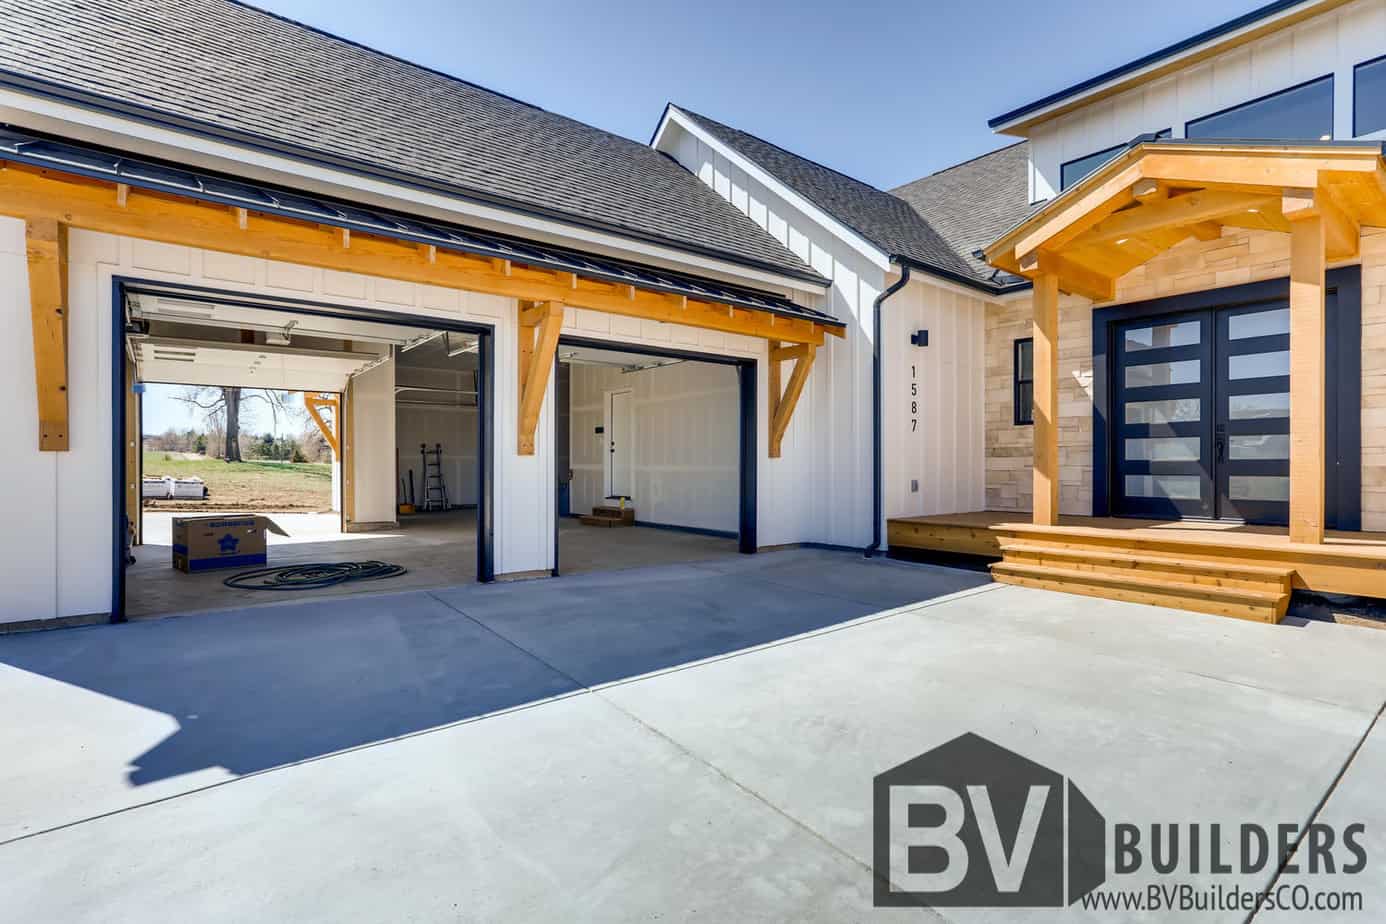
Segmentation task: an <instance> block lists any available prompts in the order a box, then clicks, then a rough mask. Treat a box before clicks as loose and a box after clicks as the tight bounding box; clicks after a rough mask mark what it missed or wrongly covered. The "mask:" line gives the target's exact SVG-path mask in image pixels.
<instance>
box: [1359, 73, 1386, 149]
mask: <svg viewBox="0 0 1386 924" xmlns="http://www.w3.org/2000/svg"><path fill="white" fill-rule="evenodd" d="M1364 74H1367V75H1369V76H1368V79H1369V80H1371V81H1373V82H1375V85H1374V86H1373V87H1371V88H1370V89H1371V90H1372V91H1373V92H1371V93H1364V92H1362V91H1363V85H1362V84H1363V82H1362V75H1364ZM1364 101H1369V102H1370V103H1372V104H1373V107H1372V109H1371V110H1370V111H1366V109H1365V107H1364V106H1363V105H1362V104H1363V102H1364ZM1364 116H1366V117H1367V118H1369V119H1371V120H1372V121H1371V122H1370V123H1366V124H1364V119H1363V117H1364ZM1382 129H1386V55H1382V56H1381V57H1379V58H1373V59H1372V60H1370V61H1363V62H1362V63H1361V64H1359V65H1357V66H1356V67H1354V68H1353V69H1352V137H1354V138H1360V137H1362V136H1363V135H1369V134H1371V133H1372V132H1379V131H1381V130H1382Z"/></svg>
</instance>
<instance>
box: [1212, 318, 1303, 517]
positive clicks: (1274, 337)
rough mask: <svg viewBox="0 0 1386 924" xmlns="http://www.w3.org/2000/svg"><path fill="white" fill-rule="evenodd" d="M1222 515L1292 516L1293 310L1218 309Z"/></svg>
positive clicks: (1218, 448) (1216, 438)
mask: <svg viewBox="0 0 1386 924" xmlns="http://www.w3.org/2000/svg"><path fill="white" fill-rule="evenodd" d="M1217 327H1218V342H1217V351H1216V355H1217V405H1218V408H1217V427H1216V431H1215V435H1214V447H1215V452H1216V457H1217V458H1216V460H1215V466H1216V471H1217V483H1218V489H1217V490H1218V502H1217V516H1219V517H1225V518H1231V519H1241V520H1247V521H1248V522H1253V523H1287V522H1289V513H1290V511H1289V501H1290V310H1289V307H1288V306H1287V305H1285V304H1284V303H1281V304H1278V305H1265V304H1262V305H1252V306H1248V307H1242V308H1225V309H1223V310H1221V311H1219V312H1218V313H1217Z"/></svg>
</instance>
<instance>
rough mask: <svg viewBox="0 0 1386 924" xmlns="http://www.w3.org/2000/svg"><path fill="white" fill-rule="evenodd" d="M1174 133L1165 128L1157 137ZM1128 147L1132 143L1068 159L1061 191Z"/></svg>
mask: <svg viewBox="0 0 1386 924" xmlns="http://www.w3.org/2000/svg"><path fill="white" fill-rule="evenodd" d="M1173 134H1174V132H1173V131H1172V130H1171V129H1168V128H1164V129H1161V130H1160V131H1158V132H1156V133H1155V138H1156V140H1157V141H1159V140H1163V139H1165V138H1169V137H1170V136H1171V135H1173ZM1128 147H1130V145H1126V144H1118V145H1114V146H1113V147H1110V148H1104V149H1102V150H1101V151H1094V152H1093V153H1091V154H1084V155H1083V156H1082V157H1075V158H1074V159H1073V160H1070V161H1067V162H1065V163H1064V164H1062V165H1060V167H1059V191H1060V192H1063V191H1064V190H1065V189H1068V188H1069V187H1070V186H1072V185H1073V184H1074V183H1077V182H1078V181H1079V180H1081V179H1082V178H1083V177H1085V176H1087V175H1088V174H1089V173H1092V172H1093V171H1094V170H1096V169H1097V168H1099V167H1101V166H1102V165H1103V164H1105V163H1107V161H1109V160H1111V159H1112V158H1113V157H1116V156H1117V155H1118V154H1120V153H1121V152H1122V151H1124V150H1126V149H1127V148H1128ZM1080 168H1081V172H1080Z"/></svg>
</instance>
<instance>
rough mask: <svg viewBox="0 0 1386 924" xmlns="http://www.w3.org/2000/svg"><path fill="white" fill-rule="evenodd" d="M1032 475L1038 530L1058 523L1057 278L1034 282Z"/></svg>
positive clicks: (1044, 273)
mask: <svg viewBox="0 0 1386 924" xmlns="http://www.w3.org/2000/svg"><path fill="white" fill-rule="evenodd" d="M1034 285H1035V288H1034V314H1035V320H1034V338H1035V339H1034V350H1033V358H1034V366H1035V368H1034V377H1035V383H1034V389H1035V400H1034V418H1035V426H1034V431H1035V434H1034V435H1035V466H1034V467H1035V474H1034V479H1035V481H1034V499H1033V501H1032V509H1033V512H1034V522H1035V524H1036V525H1038V526H1054V525H1056V524H1058V522H1059V277H1058V276H1056V275H1055V274H1054V273H1052V272H1047V271H1045V270H1044V269H1043V268H1041V270H1040V272H1039V273H1038V274H1037V275H1036V276H1035V278H1034Z"/></svg>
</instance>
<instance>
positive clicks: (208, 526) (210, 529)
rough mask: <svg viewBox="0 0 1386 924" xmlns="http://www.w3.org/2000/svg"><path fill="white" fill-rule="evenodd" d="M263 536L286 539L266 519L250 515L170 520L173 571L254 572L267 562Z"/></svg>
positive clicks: (272, 522)
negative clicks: (171, 524) (228, 569)
mask: <svg viewBox="0 0 1386 924" xmlns="http://www.w3.org/2000/svg"><path fill="white" fill-rule="evenodd" d="M266 533H274V534H275V535H276V536H287V535H288V533H286V532H284V530H282V529H280V528H279V525H278V524H277V523H275V522H274V521H273V520H271V519H270V518H269V517H262V516H256V515H254V514H249V515H247V514H220V515H217V516H204V517H174V519H173V567H175V568H177V569H178V570H179V571H182V572H184V573H188V574H191V573H193V572H197V571H213V570H216V569H217V568H258V567H260V566H262V565H264V564H265V562H266V560H267V555H266V551H265V535H266Z"/></svg>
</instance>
